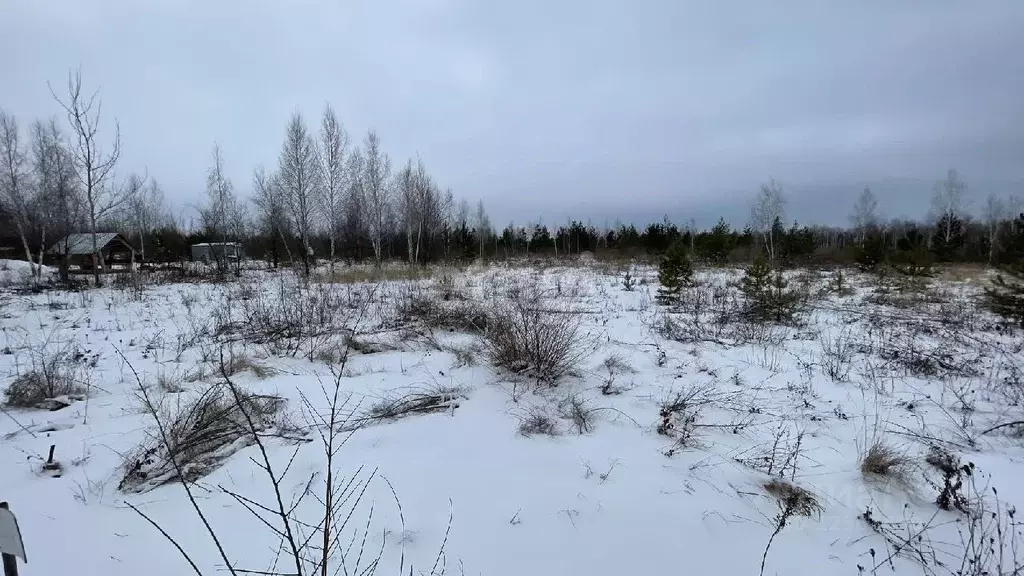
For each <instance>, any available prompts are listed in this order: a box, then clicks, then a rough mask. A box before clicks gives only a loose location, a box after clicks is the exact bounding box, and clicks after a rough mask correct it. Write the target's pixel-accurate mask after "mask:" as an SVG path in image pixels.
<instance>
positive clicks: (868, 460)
mask: <svg viewBox="0 0 1024 576" xmlns="http://www.w3.org/2000/svg"><path fill="white" fill-rule="evenodd" d="M911 465H912V461H911V459H910V457H909V456H908V455H907V452H906V451H905V450H903V449H902V448H899V447H897V446H893V445H891V444H888V443H886V442H885V441H884V440H882V439H876V440H874V441H873V442H872V443H871V445H870V446H869V447H868V449H867V451H866V452H864V455H863V456H862V457H861V460H860V471H861V473H862V474H864V476H867V477H874V478H883V477H884V478H894V479H897V480H906V479H907V477H908V475H909V474H908V473H909V471H910V468H911Z"/></svg>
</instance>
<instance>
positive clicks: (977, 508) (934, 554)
mask: <svg viewBox="0 0 1024 576" xmlns="http://www.w3.org/2000/svg"><path fill="white" fill-rule="evenodd" d="M965 492H967V493H969V495H970V502H971V503H972V506H973V508H972V509H971V510H970V512H969V513H966V514H963V515H960V516H959V517H957V518H956V519H955V520H953V521H948V520H946V519H945V518H943V517H941V516H940V515H938V514H933V515H931V516H929V517H928V519H927V520H916V519H914V518H913V516H910V517H907V516H904V518H902V519H900V520H896V521H889V520H883V519H879V518H876V517H875V514H874V510H872V509H871V508H868V509H867V510H865V511H864V513H863V514H861V515H859V516H858V518H860V519H861V520H863V521H864V523H865V524H867V526H868V527H869V528H870V529H871V530H872V531H873V532H875V533H876V534H878V535H879V536H881V538H882V539H883V541H884V542H885V546H884V548H882V550H883V551H884V553H883V554H879V553H877V552H876V551H875V548H874V547H872V548H871V549H870V551H869V554H870V557H871V563H870V564H869V565H867V566H858V569H859V570H860V573H862V574H868V573H870V574H876V573H877V572H878V569H879V568H883V569H888V570H891V571H896V568H897V565H896V563H895V560H897V559H902V560H904V561H906V562H909V563H911V564H916V565H917V568H918V569H920V572H921V573H922V574H926V575H928V576H940V575H948V576H1018V575H1019V574H1022V573H1024V557H1022V555H1021V551H1022V550H1024V530H1022V529H1024V523H1021V522H1020V520H1019V519H1018V518H1017V510H1016V508H1015V507H1014V506H1010V505H1007V503H1005V502H1003V501H1002V500H1001V499H1000V497H999V492H998V490H996V489H995V488H992V487H987V488H984V489H982V488H979V487H978V486H977V485H976V484H975V483H974V479H973V477H971V478H969V479H968V481H967V486H966V487H965ZM965 500H966V497H965ZM951 530H955V531H956V536H953V535H951V534H949V532H950V531H951Z"/></svg>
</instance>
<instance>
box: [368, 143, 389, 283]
mask: <svg viewBox="0 0 1024 576" xmlns="http://www.w3.org/2000/svg"><path fill="white" fill-rule="evenodd" d="M364 148H365V149H366V152H365V161H364V165H363V174H362V176H363V185H362V188H363V194H365V198H366V211H367V216H369V218H368V224H369V227H368V228H369V234H370V243H371V244H372V245H373V256H374V260H375V262H376V263H377V265H378V266H380V265H381V262H382V261H383V248H384V237H385V235H386V234H387V231H388V227H389V226H388V225H389V221H390V214H389V211H390V209H391V190H390V187H391V159H390V158H388V155H387V154H386V153H384V151H382V150H381V149H380V137H379V136H377V132H376V131H374V130H370V131H369V132H367V134H366V141H365V143H364Z"/></svg>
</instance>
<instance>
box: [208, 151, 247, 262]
mask: <svg viewBox="0 0 1024 576" xmlns="http://www.w3.org/2000/svg"><path fill="white" fill-rule="evenodd" d="M206 201H207V204H206V206H205V207H204V208H203V209H201V210H200V217H201V219H202V221H203V227H204V228H205V229H206V233H207V234H208V235H209V236H210V237H211V238H216V239H217V241H218V242H220V249H219V250H217V249H214V250H212V252H213V255H214V258H216V261H217V268H218V270H220V271H221V272H224V271H225V270H227V261H226V256H227V242H228V238H229V235H232V234H234V233H237V232H238V230H237V228H238V199H237V197H236V196H235V186H234V184H233V183H232V182H231V179H230V178H228V176H227V174H225V173H224V155H223V154H222V152H221V148H220V145H219V144H216V143H215V144H214V145H213V164H212V165H211V166H210V169H209V170H208V171H207V173H206ZM239 264H240V263H239ZM236 271H237V269H236Z"/></svg>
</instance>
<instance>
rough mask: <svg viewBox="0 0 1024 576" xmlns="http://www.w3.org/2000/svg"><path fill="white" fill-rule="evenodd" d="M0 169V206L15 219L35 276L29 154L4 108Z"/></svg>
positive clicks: (0, 112)
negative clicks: (29, 242)
mask: <svg viewBox="0 0 1024 576" xmlns="http://www.w3.org/2000/svg"><path fill="white" fill-rule="evenodd" d="M0 171H2V172H3V173H2V174H0V208H2V209H3V211H4V212H7V213H8V214H9V215H10V217H11V219H12V220H13V221H14V228H15V229H16V230H17V231H18V236H19V237H20V238H21V245H22V247H23V248H24V249H25V259H26V260H27V261H28V264H29V268H30V270H31V271H32V277H33V278H37V277H38V276H39V272H38V271H37V269H36V267H35V265H34V264H33V261H32V249H31V248H29V244H28V228H29V222H30V220H31V217H32V210H33V203H34V200H33V196H32V190H33V185H32V183H31V182H30V181H29V179H30V178H31V175H30V173H29V162H28V154H27V153H26V151H25V147H24V146H23V145H22V143H21V138H20V133H19V130H18V122H17V120H16V119H15V118H14V116H11V115H8V114H7V113H6V112H4V111H3V110H0ZM40 265H42V262H40Z"/></svg>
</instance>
